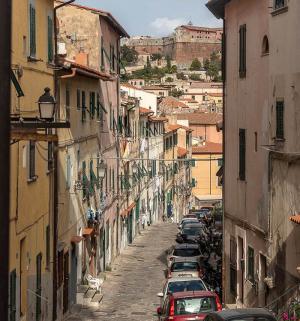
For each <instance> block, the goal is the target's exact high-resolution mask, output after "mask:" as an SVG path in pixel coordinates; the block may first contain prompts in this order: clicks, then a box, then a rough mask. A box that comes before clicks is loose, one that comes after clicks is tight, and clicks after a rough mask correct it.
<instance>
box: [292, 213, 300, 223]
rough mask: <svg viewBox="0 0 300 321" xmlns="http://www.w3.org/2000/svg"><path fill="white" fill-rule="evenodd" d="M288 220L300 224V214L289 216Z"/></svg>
mask: <svg viewBox="0 0 300 321" xmlns="http://www.w3.org/2000/svg"><path fill="white" fill-rule="evenodd" d="M290 220H291V221H292V222H294V223H296V224H300V214H298V215H294V216H291V217H290Z"/></svg>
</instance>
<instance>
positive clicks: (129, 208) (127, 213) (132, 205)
mask: <svg viewBox="0 0 300 321" xmlns="http://www.w3.org/2000/svg"><path fill="white" fill-rule="evenodd" d="M134 207H135V202H133V203H132V204H131V205H130V206H128V207H127V208H126V210H123V211H122V212H121V216H123V217H125V216H127V215H129V213H130V212H131V210H132V209H133V208H134Z"/></svg>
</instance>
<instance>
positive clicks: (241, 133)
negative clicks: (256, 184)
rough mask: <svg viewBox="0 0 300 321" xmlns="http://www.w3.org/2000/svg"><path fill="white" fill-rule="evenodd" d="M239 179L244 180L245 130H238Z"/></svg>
mask: <svg viewBox="0 0 300 321" xmlns="http://www.w3.org/2000/svg"><path fill="white" fill-rule="evenodd" d="M239 179H240V180H241V181H244V180H245V179H246V130H245V129H241V128H240V130H239Z"/></svg>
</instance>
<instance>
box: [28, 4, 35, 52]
mask: <svg viewBox="0 0 300 321" xmlns="http://www.w3.org/2000/svg"><path fill="white" fill-rule="evenodd" d="M29 15H30V17H29V23H30V25H29V29H30V35H29V41H30V56H31V57H35V56H36V22H35V8H34V6H33V5H32V4H30V5H29Z"/></svg>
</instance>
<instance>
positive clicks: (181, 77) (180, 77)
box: [176, 72, 187, 80]
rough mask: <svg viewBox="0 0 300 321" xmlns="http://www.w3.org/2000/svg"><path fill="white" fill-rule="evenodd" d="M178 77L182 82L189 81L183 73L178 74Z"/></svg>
mask: <svg viewBox="0 0 300 321" xmlns="http://www.w3.org/2000/svg"><path fill="white" fill-rule="evenodd" d="M176 77H177V79H181V80H186V79H187V78H186V76H185V75H184V73H183V72H179V73H177V75H176Z"/></svg>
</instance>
